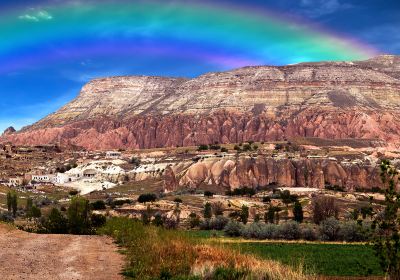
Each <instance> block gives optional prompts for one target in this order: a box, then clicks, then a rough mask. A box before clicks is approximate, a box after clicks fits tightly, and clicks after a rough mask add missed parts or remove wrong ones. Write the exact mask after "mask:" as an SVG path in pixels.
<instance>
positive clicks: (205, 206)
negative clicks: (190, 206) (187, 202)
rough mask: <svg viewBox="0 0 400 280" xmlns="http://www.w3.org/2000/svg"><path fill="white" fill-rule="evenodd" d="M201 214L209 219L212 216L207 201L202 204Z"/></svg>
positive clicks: (209, 204)
mask: <svg viewBox="0 0 400 280" xmlns="http://www.w3.org/2000/svg"><path fill="white" fill-rule="evenodd" d="M203 216H204V218H205V219H211V217H212V208H211V203H210V202H207V203H206V204H204V210H203Z"/></svg>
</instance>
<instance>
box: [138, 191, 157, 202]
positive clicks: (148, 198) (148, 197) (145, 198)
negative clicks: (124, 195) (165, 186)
mask: <svg viewBox="0 0 400 280" xmlns="http://www.w3.org/2000/svg"><path fill="white" fill-rule="evenodd" d="M156 200H157V196H156V195H155V194H154V193H146V194H141V195H140V196H139V198H138V202H139V203H146V202H154V201H156Z"/></svg>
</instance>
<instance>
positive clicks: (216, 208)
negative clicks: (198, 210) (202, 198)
mask: <svg viewBox="0 0 400 280" xmlns="http://www.w3.org/2000/svg"><path fill="white" fill-rule="evenodd" d="M211 208H212V210H213V213H214V215H215V216H221V215H223V214H224V205H223V204H222V202H220V201H218V202H215V203H213V204H212V205H211Z"/></svg>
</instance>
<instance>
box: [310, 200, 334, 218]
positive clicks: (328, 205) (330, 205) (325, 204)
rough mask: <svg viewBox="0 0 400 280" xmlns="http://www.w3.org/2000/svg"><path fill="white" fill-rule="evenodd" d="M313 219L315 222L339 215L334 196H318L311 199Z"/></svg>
mask: <svg viewBox="0 0 400 280" xmlns="http://www.w3.org/2000/svg"><path fill="white" fill-rule="evenodd" d="M312 210H313V221H314V223H316V224H319V223H320V222H322V221H324V220H326V219H327V218H329V217H334V218H337V217H338V216H339V206H338V205H337V203H336V200H335V198H333V197H329V196H318V197H315V198H314V199H313V201H312Z"/></svg>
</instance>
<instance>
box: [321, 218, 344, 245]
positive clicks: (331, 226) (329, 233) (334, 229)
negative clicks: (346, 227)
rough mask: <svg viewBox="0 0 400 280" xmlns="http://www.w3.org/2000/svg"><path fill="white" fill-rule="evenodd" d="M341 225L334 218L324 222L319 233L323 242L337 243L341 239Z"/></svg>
mask: <svg viewBox="0 0 400 280" xmlns="http://www.w3.org/2000/svg"><path fill="white" fill-rule="evenodd" d="M339 230H340V224H339V221H338V220H337V219H336V218H334V217H329V218H327V219H326V220H324V221H322V222H321V224H320V226H319V232H320V235H321V240H323V241H335V240H337V239H338V237H339Z"/></svg>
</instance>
